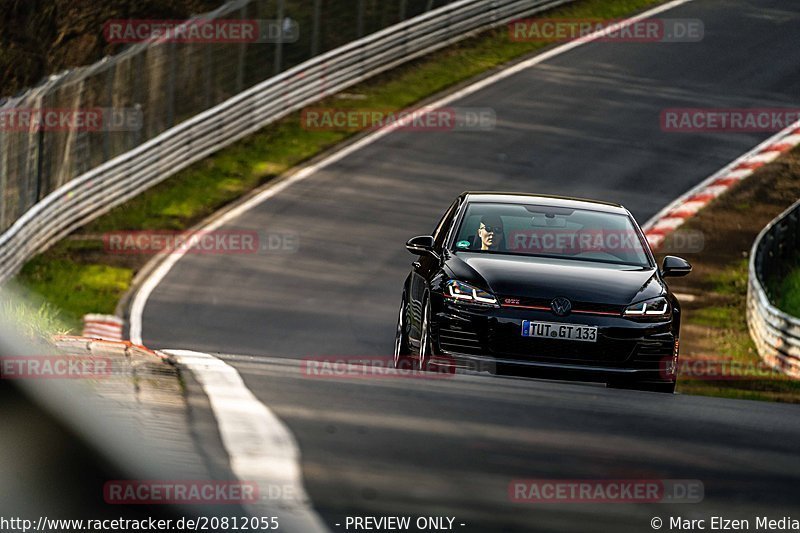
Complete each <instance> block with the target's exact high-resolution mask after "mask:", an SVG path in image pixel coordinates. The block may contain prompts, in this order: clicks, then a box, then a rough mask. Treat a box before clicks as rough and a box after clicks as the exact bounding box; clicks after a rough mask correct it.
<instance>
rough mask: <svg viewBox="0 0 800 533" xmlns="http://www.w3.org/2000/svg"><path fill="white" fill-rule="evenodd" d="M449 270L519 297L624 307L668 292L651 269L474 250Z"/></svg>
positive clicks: (453, 257) (450, 262)
mask: <svg viewBox="0 0 800 533" xmlns="http://www.w3.org/2000/svg"><path fill="white" fill-rule="evenodd" d="M445 267H446V269H448V270H449V271H450V272H449V274H451V275H452V276H453V278H454V279H458V280H461V281H465V282H467V283H472V284H476V285H478V286H479V287H483V288H486V289H489V290H490V291H492V292H493V293H494V294H496V295H498V296H513V297H517V298H542V299H552V298H556V297H558V296H562V297H565V298H569V299H570V300H573V301H576V302H587V303H597V304H606V305H620V306H623V305H628V304H630V303H633V302H636V301H640V300H643V299H647V298H653V297H656V296H660V295H662V294H664V292H665V290H666V289H665V287H664V285H663V284H662V282H661V281H660V280H659V277H658V275H657V271H656V269H655V268H652V267H637V266H627V265H612V264H606V263H596V262H588V261H576V260H566V259H550V258H541V257H524V256H508V255H489V254H480V253H470V252H458V253H457V254H450V255H449V256H448V258H447V260H446V262H445Z"/></svg>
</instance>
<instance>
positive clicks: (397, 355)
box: [394, 295, 413, 370]
mask: <svg viewBox="0 0 800 533" xmlns="http://www.w3.org/2000/svg"><path fill="white" fill-rule="evenodd" d="M394 367H395V368H396V369H398V370H411V369H412V367H413V360H412V358H411V348H410V347H409V342H408V331H407V330H406V297H405V295H403V300H402V301H401V302H400V312H399V313H398V315H397V333H396V334H395V339H394Z"/></svg>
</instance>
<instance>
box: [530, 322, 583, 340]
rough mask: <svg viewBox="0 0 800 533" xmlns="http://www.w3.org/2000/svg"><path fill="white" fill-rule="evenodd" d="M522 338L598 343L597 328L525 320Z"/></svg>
mask: <svg viewBox="0 0 800 533" xmlns="http://www.w3.org/2000/svg"><path fill="white" fill-rule="evenodd" d="M522 336H523V337H535V338H540V339H558V340H569V341H581V342H597V327H595V326H581V325H580V324H556V323H553V322H533V321H531V320H523V321H522Z"/></svg>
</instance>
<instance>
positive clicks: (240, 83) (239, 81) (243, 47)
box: [206, 4, 248, 93]
mask: <svg viewBox="0 0 800 533" xmlns="http://www.w3.org/2000/svg"><path fill="white" fill-rule="evenodd" d="M247 5H248V4H245V5H243V6H242V9H241V10H240V15H239V18H240V20H247ZM206 46H208V45H206ZM246 53H247V43H245V42H241V43H239V53H238V55H237V57H236V92H237V93H240V92H242V91H243V90H244V65H245V63H244V59H245V54H246Z"/></svg>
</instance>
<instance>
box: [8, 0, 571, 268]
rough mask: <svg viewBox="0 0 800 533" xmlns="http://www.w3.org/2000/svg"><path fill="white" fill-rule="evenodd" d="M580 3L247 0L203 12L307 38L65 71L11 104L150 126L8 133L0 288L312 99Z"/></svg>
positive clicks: (147, 53)
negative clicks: (286, 25)
mask: <svg viewBox="0 0 800 533" xmlns="http://www.w3.org/2000/svg"><path fill="white" fill-rule="evenodd" d="M572 1H574V0H460V1H455V2H453V1H450V2H448V1H446V0H239V1H236V2H232V3H228V4H226V5H225V6H223V7H222V8H220V9H219V10H217V11H215V12H214V13H211V14H206V15H204V16H203V18H204V19H210V18H217V19H219V18H224V17H257V18H258V19H262V20H268V19H269V17H272V18H273V19H274V20H279V21H285V20H287V18H291V20H292V21H294V22H296V23H298V26H299V28H300V37H299V39H297V40H296V42H294V43H291V44H289V43H280V42H279V43H275V44H272V45H266V44H263V43H256V44H251V43H237V44H202V45H198V44H184V43H176V42H147V43H140V44H137V45H134V46H132V47H131V48H130V49H128V50H127V51H126V52H124V53H122V54H121V55H119V56H116V57H114V58H113V59H110V60H107V61H102V62H100V63H98V64H96V65H93V66H91V67H87V68H83V69H78V70H75V71H71V72H68V73H66V74H63V75H60V76H58V77H55V78H53V79H51V80H50V81H48V82H47V83H45V84H43V85H42V86H40V87H37V88H36V89H34V90H32V91H29V92H28V93H26V94H25V95H23V96H21V97H19V98H16V99H14V100H13V101H10V102H7V103H6V104H5V105H6V107H8V106H16V107H23V108H25V107H27V108H39V107H48V108H58V107H62V108H67V109H77V108H106V109H107V108H119V107H127V108H136V109H140V110H141V112H142V114H143V122H142V127H141V128H140V129H138V130H135V131H123V132H108V131H105V132H101V133H99V134H92V133H81V132H77V131H74V130H70V131H65V132H55V133H53V132H47V133H46V134H45V133H43V132H41V131H39V132H34V133H30V134H21V133H3V132H0V150H2V151H0V190H2V193H3V196H2V199H0V200H2V201H1V202H0V231H3V230H5V231H4V233H3V234H2V235H0V282H2V281H4V280H6V279H8V278H9V277H10V276H12V275H13V274H14V273H15V272H16V271H17V270H18V269H19V268H20V266H21V265H22V264H23V263H24V261H25V260H27V258H29V257H30V256H32V255H33V254H35V253H37V252H39V251H41V250H43V249H45V248H46V247H48V246H49V245H51V244H52V243H53V242H55V241H56V240H58V239H60V238H62V237H63V236H65V235H67V234H68V233H70V232H71V231H73V230H75V229H76V228H78V227H80V226H82V225H84V224H86V223H87V222H89V221H90V220H92V219H94V218H96V217H98V216H100V215H102V214H103V213H105V212H107V211H108V210H110V209H111V208H113V207H115V206H118V205H120V204H121V203H123V202H125V201H127V200H129V199H130V198H132V197H134V196H136V195H137V194H139V193H141V192H142V191H144V190H145V189H147V188H149V187H152V186H153V185H155V184H157V183H159V182H160V181H162V180H164V179H165V178H167V177H169V176H170V175H172V174H174V173H175V172H177V171H179V170H181V169H182V168H185V167H186V166H188V165H190V164H191V163H193V162H195V161H199V160H200V159H202V158H204V157H206V156H207V155H209V154H211V153H212V152H214V151H216V150H219V149H220V148H223V147H225V146H227V145H229V144H231V143H233V142H235V141H237V140H239V139H241V138H243V137H245V136H247V135H249V134H251V133H253V132H255V131H257V130H259V129H261V128H263V127H264V126H266V125H267V124H269V123H271V122H274V121H275V120H278V119H280V118H281V117H283V116H285V115H287V114H289V113H291V112H293V111H296V110H298V109H300V108H302V107H303V106H305V105H308V104H309V103H311V102H314V101H316V100H319V99H321V98H324V97H326V96H329V95H331V94H334V93H336V92H340V91H342V90H343V89H345V88H347V87H349V86H352V85H354V84H356V83H359V82H360V81H363V80H365V79H367V78H369V77H371V76H374V75H375V74H378V73H380V72H383V71H385V70H388V69H390V68H392V67H395V66H397V65H399V64H402V63H404V62H407V61H409V60H411V59H414V58H416V57H419V56H420V55H423V54H426V53H430V52H432V51H434V50H437V49H439V48H442V47H444V46H447V45H449V44H451V43H453V42H456V41H458V40H461V39H464V38H465V37H468V36H470V35H473V34H474V33H476V32H478V31H483V30H485V29H489V28H493V27H496V26H500V25H503V24H506V23H508V22H510V21H512V20H514V19H517V18H520V17H523V16H527V15H530V14H533V13H536V12H539V11H543V10H546V9H550V8H552V7H555V6H558V5H561V4H565V3H569V2H572ZM442 4H447V5H442ZM405 19H407V20H405ZM398 21H403V22H398ZM304 28H305V29H306V31H305V32H304ZM308 28H310V31H309V30H308ZM362 35H363V37H362ZM2 110H3V108H0V111H2Z"/></svg>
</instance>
